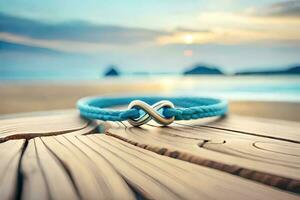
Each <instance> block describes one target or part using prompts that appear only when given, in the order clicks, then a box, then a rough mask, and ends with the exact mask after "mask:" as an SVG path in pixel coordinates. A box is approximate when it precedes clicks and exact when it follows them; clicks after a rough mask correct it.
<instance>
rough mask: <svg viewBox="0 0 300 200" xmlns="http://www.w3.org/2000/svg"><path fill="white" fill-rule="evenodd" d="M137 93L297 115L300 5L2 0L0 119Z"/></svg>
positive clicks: (291, 1) (283, 1)
mask: <svg viewBox="0 0 300 200" xmlns="http://www.w3.org/2000/svg"><path fill="white" fill-rule="evenodd" d="M137 93H144V94H167V95H196V96H199V95H201V96H213V97H220V98H226V99H229V100H230V101H231V102H232V103H231V108H232V109H233V111H234V112H236V113H239V114H247V115H261V116H268V117H275V118H286V119H300V116H299V114H298V113H300V111H299V110H300V108H299V102H300V1H299V0H212V1H205V0H185V1H183V0H163V1H162V0H149V1H139V0H122V1H121V0H114V1H97V0H86V1H79V0H73V1H69V0H66V1H60V0H44V1H39V0H26V1H24V0H10V1H9V2H8V1H5V0H0V95H1V100H0V103H1V104H0V113H1V114H4V113H15V112H25V111H26V112H27V111H37V110H50V109H65V108H74V106H75V103H76V100H77V99H78V98H80V97H82V96H86V95H128V94H137ZM266 102H268V103H266ZM279 102H280V105H281V107H280V108H279V106H278V105H279ZM283 102H285V103H284V104H283ZM254 103H255V105H256V107H255V108H259V109H258V110H260V111H257V110H256V109H254V110H253V109H251V105H253V104H254ZM283 105H284V106H283ZM257 106H258V107H257ZM282 106H283V107H282ZM264 109H265V110H267V111H266V112H263V111H261V110H264ZM295 109H296V110H297V109H298V111H299V112H298V111H297V112H295ZM274 110H277V111H278V110H281V111H280V112H277V113H274ZM271 111H272V112H271ZM260 112H261V113H263V114H260ZM266 113H267V114H266Z"/></svg>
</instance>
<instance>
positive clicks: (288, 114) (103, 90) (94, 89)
mask: <svg viewBox="0 0 300 200" xmlns="http://www.w3.org/2000/svg"><path fill="white" fill-rule="evenodd" d="M0 94H1V99H0V114H13V113H21V112H34V111H47V110H59V109H72V108H75V105H76V101H77V100H78V99H79V98H81V97H85V96H94V95H143V94H162V95H163V94H167V95H168V94H170V91H169V87H168V86H167V85H166V84H163V83H162V82H161V81H151V82H147V83H143V84H136V83H135V82H124V83H122V84H121V83H119V82H115V81H106V82H105V83H104V82H84V83H49V82H48V83H43V82H42V83H35V82H34V83H26V84H24V83H3V84H0ZM230 113H231V114H232V113H234V114H239V115H247V116H258V117H264V118H275V119H283V120H291V121H300V103H297V102H280V101H279V102H278V101H236V100H233V101H230Z"/></svg>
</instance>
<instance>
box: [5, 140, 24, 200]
mask: <svg viewBox="0 0 300 200" xmlns="http://www.w3.org/2000/svg"><path fill="white" fill-rule="evenodd" d="M24 142H25V140H13V141H7V142H4V143H0V160H1V162H0V197H1V200H6V199H7V200H10V199H14V198H16V197H17V196H18V193H19V191H18V178H19V177H18V176H19V173H18V168H19V160H20V159H21V155H22V151H23V145H24Z"/></svg>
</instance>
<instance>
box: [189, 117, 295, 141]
mask: <svg viewBox="0 0 300 200" xmlns="http://www.w3.org/2000/svg"><path fill="white" fill-rule="evenodd" d="M184 124H186V125H187V124H188V125H192V126H199V123H198V122H197V120H193V121H187V122H184ZM200 126H205V127H210V128H217V129H223V130H231V131H236V132H239V133H244V134H250V135H254V136H261V137H267V138H273V139H278V140H284V141H288V142H294V143H300V134H299V133H300V123H297V122H291V121H284V120H271V119H262V118H256V117H245V116H243V117H242V116H237V115H230V117H225V118H222V119H220V120H215V121H212V122H210V123H209V124H206V125H200Z"/></svg>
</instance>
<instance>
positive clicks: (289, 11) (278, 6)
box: [247, 0, 300, 18]
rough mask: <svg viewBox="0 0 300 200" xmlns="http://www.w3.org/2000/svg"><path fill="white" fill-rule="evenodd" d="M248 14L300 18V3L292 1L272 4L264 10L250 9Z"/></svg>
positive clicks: (296, 0)
mask: <svg viewBox="0 0 300 200" xmlns="http://www.w3.org/2000/svg"><path fill="white" fill-rule="evenodd" d="M247 12H248V13H249V14H251V15H254V16H270V17H297V18H298V17H300V1H299V0H292V1H285V2H279V3H275V4H271V5H269V6H266V7H264V8H250V9H248V10H247Z"/></svg>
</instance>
